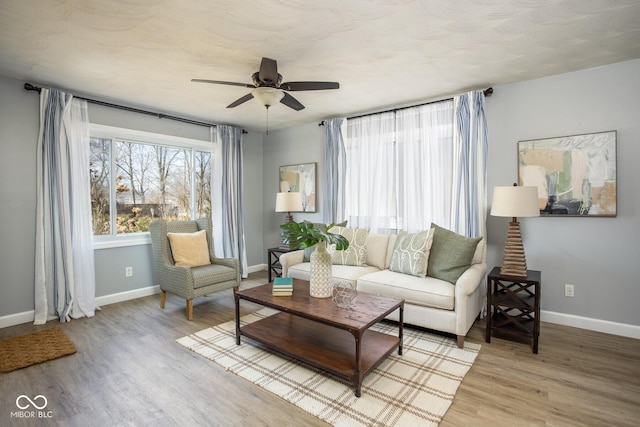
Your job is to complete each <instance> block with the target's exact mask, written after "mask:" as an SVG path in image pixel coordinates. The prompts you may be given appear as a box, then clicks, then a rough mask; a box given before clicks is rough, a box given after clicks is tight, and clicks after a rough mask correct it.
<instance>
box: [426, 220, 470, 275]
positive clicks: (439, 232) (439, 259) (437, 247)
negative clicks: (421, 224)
mask: <svg viewBox="0 0 640 427" xmlns="http://www.w3.org/2000/svg"><path fill="white" fill-rule="evenodd" d="M431 227H432V228H434V233H433V244H432V245H431V254H430V256H429V264H428V267H427V276H430V277H435V278H438V279H442V280H446V281H447V282H450V283H456V281H457V280H458V277H460V275H462V273H464V272H465V270H467V268H469V266H470V265H471V261H472V260H473V255H474V254H475V252H476V248H477V246H478V243H479V242H480V241H481V240H482V237H465V236H462V235H460V234H457V233H454V232H453V231H450V230H447V229H446V228H442V227H440V226H438V225H436V224H431Z"/></svg>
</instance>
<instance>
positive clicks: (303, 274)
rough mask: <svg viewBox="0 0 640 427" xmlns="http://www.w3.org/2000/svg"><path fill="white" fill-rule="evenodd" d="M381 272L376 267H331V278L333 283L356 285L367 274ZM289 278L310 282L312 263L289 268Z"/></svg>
mask: <svg viewBox="0 0 640 427" xmlns="http://www.w3.org/2000/svg"><path fill="white" fill-rule="evenodd" d="M376 271H379V270H378V269H377V268H376V267H371V266H364V267H354V266H351V265H332V266H331V277H332V281H333V283H336V282H340V281H346V282H350V283H353V284H354V285H355V284H356V280H357V279H358V278H359V277H361V276H364V275H366V274H370V273H374V272H376ZM287 274H288V275H289V277H293V278H294V279H302V280H307V281H308V280H310V278H311V263H309V262H303V263H300V264H295V265H292V266H291V267H289V270H288V272H287Z"/></svg>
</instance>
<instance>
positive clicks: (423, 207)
mask: <svg viewBox="0 0 640 427" xmlns="http://www.w3.org/2000/svg"><path fill="white" fill-rule="evenodd" d="M452 134H453V101H451V100H448V101H442V102H437V103H433V104H427V105H422V106H418V107H414V108H406V109H402V110H398V111H397V112H396V151H397V164H396V170H397V175H398V189H397V191H398V221H397V222H398V227H397V229H398V230H406V231H408V232H416V231H421V230H426V229H429V228H430V227H431V223H432V222H435V223H436V224H438V225H440V226H442V227H445V228H450V205H451V203H450V197H451V186H452V175H451V165H452V163H453V148H452Z"/></svg>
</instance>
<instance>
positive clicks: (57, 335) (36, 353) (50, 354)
mask: <svg viewBox="0 0 640 427" xmlns="http://www.w3.org/2000/svg"><path fill="white" fill-rule="evenodd" d="M75 352H76V346H75V345H73V343H72V342H71V340H70V339H69V337H68V336H67V334H65V333H64V331H63V330H62V329H60V328H59V327H58V326H56V327H54V328H51V329H46V330H44V331H40V332H33V333H31V334H26V335H21V336H18V337H13V338H9V339H6V340H3V341H0V372H11V371H15V370H16V369H20V368H25V367H27V366H31V365H35V364H36V363H42V362H46V361H48V360H53V359H57V358H59V357H62V356H67V355H69V354H73V353H75Z"/></svg>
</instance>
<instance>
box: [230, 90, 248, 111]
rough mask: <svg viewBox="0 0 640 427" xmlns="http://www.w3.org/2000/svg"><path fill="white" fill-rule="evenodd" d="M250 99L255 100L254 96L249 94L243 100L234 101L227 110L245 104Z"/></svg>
mask: <svg viewBox="0 0 640 427" xmlns="http://www.w3.org/2000/svg"><path fill="white" fill-rule="evenodd" d="M250 99H253V95H251V94H250V93H248V94H246V95H245V96H243V97H242V98H238V99H236V100H235V101H233V102H232V103H231V104H229V105H227V108H233V107H237V106H238V105H240V104H244V103H245V102H247V101H248V100H250Z"/></svg>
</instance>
